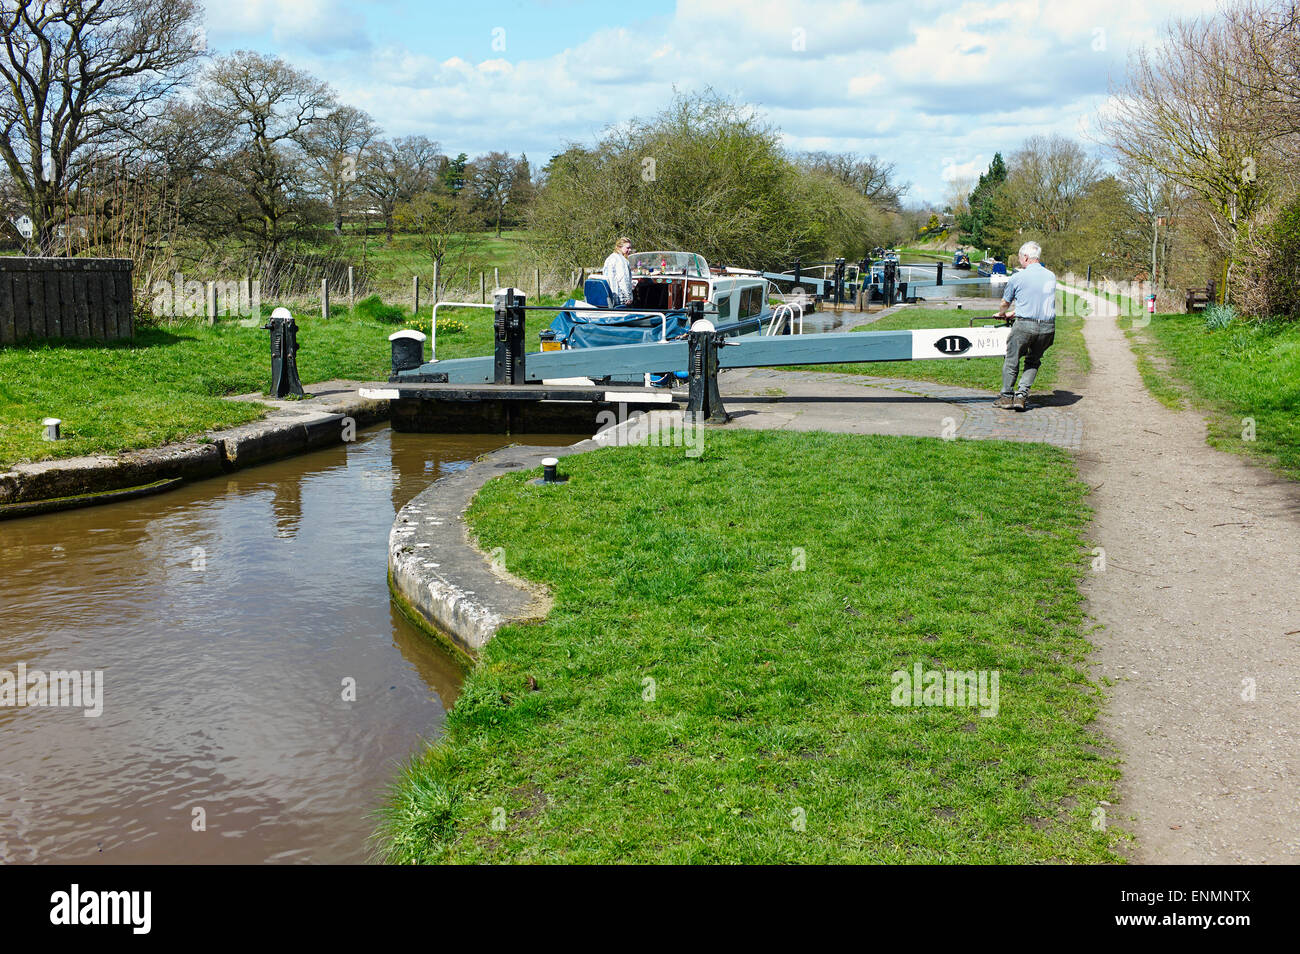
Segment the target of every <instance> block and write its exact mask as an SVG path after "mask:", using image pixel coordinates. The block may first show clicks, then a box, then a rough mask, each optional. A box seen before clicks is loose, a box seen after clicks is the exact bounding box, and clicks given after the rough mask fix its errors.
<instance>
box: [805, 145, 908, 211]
mask: <svg viewBox="0 0 1300 954" xmlns="http://www.w3.org/2000/svg"><path fill="white" fill-rule="evenodd" d="M799 165H801V166H803V167H804V168H805V169H809V170H811V171H815V172H824V173H826V174H828V175H830V176H833V177H834V178H836V179H838V180H839V181H840V182H842V183H844V184H845V185H846V186H848V187H849V188H851V189H854V190H856V191H857V192H860V193H861V194H862V195H864V196H866V197H867V198H868V199H870V200H871V201H872V202H873V203H874V204H875V205H876V206H877V207H878V208H881V209H884V210H886V211H889V212H899V211H901V210H902V207H903V197H904V196H905V195H907V189H908V187H907V186H906V185H905V184H901V183H899V182H898V180H897V178H896V167H895V166H894V164H893V163H892V162H885V161H884V160H882V159H879V158H877V157H876V156H856V155H853V154H851V153H830V152H809V153H805V154H804V155H803V156H800V157H799Z"/></svg>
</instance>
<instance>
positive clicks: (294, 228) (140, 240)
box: [0, 0, 534, 258]
mask: <svg viewBox="0 0 1300 954" xmlns="http://www.w3.org/2000/svg"><path fill="white" fill-rule="evenodd" d="M0 30H3V37H4V39H3V42H2V43H0V125H2V126H3V133H4V134H3V136H0V158H3V160H4V165H5V169H6V171H7V173H8V175H7V176H6V177H0V202H3V206H4V209H5V211H6V212H7V213H9V215H10V216H16V214H17V213H24V214H26V215H27V216H28V217H29V218H30V220H31V223H32V232H33V234H32V237H31V240H30V243H28V247H29V248H31V249H33V250H34V251H36V252H37V253H41V254H52V253H58V252H64V253H67V252H75V251H78V250H81V249H83V248H85V247H87V246H91V247H96V248H100V249H103V248H105V247H107V248H111V249H115V250H116V251H118V252H119V253H125V254H134V255H136V256H137V257H139V256H140V255H141V254H142V253H146V252H148V251H149V250H151V249H153V250H156V249H158V248H159V247H169V248H175V247H176V246H177V245H178V244H180V243H190V244H195V245H198V246H200V247H201V246H203V245H209V246H213V245H218V244H225V245H228V244H230V243H232V242H234V243H236V244H238V245H240V246H242V247H244V248H246V249H248V251H249V253H250V254H251V255H254V256H257V257H261V258H273V257H274V256H275V255H276V254H277V253H278V252H279V251H280V250H281V249H282V247H283V246H284V245H285V243H287V242H293V241H295V240H298V239H302V238H307V239H312V238H316V237H318V236H319V234H320V233H321V231H322V230H325V231H327V232H328V231H331V230H332V232H333V233H334V234H335V235H340V234H342V232H343V230H344V226H345V222H346V221H349V220H358V219H362V220H365V221H366V222H367V225H368V223H369V222H370V221H372V220H373V221H374V223H375V224H376V226H377V227H378V228H379V229H381V230H382V232H383V233H384V234H386V235H387V236H388V237H390V238H391V236H392V235H393V234H394V232H395V231H398V230H403V229H416V230H422V231H427V230H428V228H430V227H432V225H433V224H434V223H437V226H438V228H440V229H442V230H443V231H444V232H447V233H448V234H455V233H464V232H472V231H477V230H482V229H493V230H495V231H496V232H497V234H500V233H501V231H502V230H503V229H504V228H508V227H514V226H517V225H519V224H520V223H521V222H522V221H523V217H524V212H525V210H526V208H527V206H528V205H529V203H530V202H531V199H532V195H533V190H534V183H533V171H532V168H531V166H530V164H529V161H528V158H527V157H526V156H524V155H519V156H512V155H510V154H508V153H506V152H500V151H494V152H488V153H486V154H483V155H479V156H476V157H474V158H473V159H471V158H470V157H469V156H467V155H466V154H465V153H463V152H461V153H458V154H456V155H450V154H446V153H444V151H443V149H442V147H441V146H440V144H439V143H438V142H436V141H434V140H432V139H430V138H428V137H426V136H418V135H417V136H406V137H393V138H386V137H385V136H384V135H383V134H382V131H381V130H380V128H379V127H378V125H377V124H376V123H375V122H374V120H373V119H372V118H371V117H370V116H369V115H368V114H367V113H366V112H365V111H364V110H361V109H358V108H356V107H354V106H351V105H348V104H346V103H343V102H340V101H339V99H338V97H337V95H336V94H335V92H334V91H333V90H332V89H331V88H330V87H329V85H328V84H326V83H324V82H322V81H321V80H319V79H317V78H316V77H314V76H312V75H311V74H310V73H308V72H306V71H303V70H300V69H297V68H295V67H293V66H291V65H290V64H288V63H286V62H284V61H283V60H281V59H279V58H277V57H273V56H267V55H264V54H261V53H256V52H250V51H236V52H232V53H229V54H227V55H223V56H212V55H210V54H209V53H208V51H207V50H206V44H205V42H204V41H203V37H204V34H203V28H202V8H201V7H200V6H199V5H198V4H197V3H194V2H192V0H97V2H94V3H90V2H85V3H82V2H58V3H56V2H51V0H0ZM10 228H11V229H12V225H11V224H10ZM434 244H435V246H436V244H437V243H434ZM446 251H447V249H446V248H444V250H443V254H446Z"/></svg>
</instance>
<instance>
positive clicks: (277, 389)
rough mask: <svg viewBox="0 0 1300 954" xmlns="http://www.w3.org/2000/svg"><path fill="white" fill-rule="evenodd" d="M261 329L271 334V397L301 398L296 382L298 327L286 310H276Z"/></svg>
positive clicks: (298, 384) (299, 386) (300, 385)
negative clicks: (292, 396)
mask: <svg viewBox="0 0 1300 954" xmlns="http://www.w3.org/2000/svg"><path fill="white" fill-rule="evenodd" d="M262 327H263V328H264V329H265V330H267V331H270V332H271V395H272V396H273V397H278V398H282V397H285V396H287V395H290V394H296V395H297V396H298V397H302V396H303V391H302V382H301V381H299V380H298V325H297V323H296V322H295V321H294V320H293V315H292V314H290V313H289V309H288V308H277V309H275V311H273V312H271V320H270V321H268V322H267V323H266V324H264V325H263V326H262Z"/></svg>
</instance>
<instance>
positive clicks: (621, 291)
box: [601, 236, 632, 308]
mask: <svg viewBox="0 0 1300 954" xmlns="http://www.w3.org/2000/svg"><path fill="white" fill-rule="evenodd" d="M631 254H632V240H631V239H630V238H628V237H627V236H624V237H623V238H621V239H619V240H618V241H617V242H615V243H614V251H612V252H610V253H609V258H607V259H605V265H604V267H603V268H601V274H603V275H604V276H605V281H607V282H609V288H610V291H612V292H613V293H614V295H613V300H612V301H611V302H610V304H611V305H613V306H614V307H615V308H617V307H618V306H620V305H630V304H632V266H631V265H629V264H628V261H627V257H628V256H629V255H631Z"/></svg>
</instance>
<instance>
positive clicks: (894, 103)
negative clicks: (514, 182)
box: [206, 0, 1215, 202]
mask: <svg viewBox="0 0 1300 954" xmlns="http://www.w3.org/2000/svg"><path fill="white" fill-rule="evenodd" d="M1214 6H1215V4H1214V3H1213V2H1210V0H1089V2H1087V3H1080V2H1077V0H993V2H962V0H944V2H938V0H912V2H908V3H897V2H877V0H825V2H820V0H819V2H772V0H750V2H741V0H678V2H667V0H639V2H636V3H623V4H619V3H612V2H608V0H606V2H603V3H597V2H589V0H542V2H535V3H524V2H518V0H463V2H458V3H454V4H448V3H416V2H408V0H371V2H369V3H354V2H351V0H224V2H210V3H209V5H208V10H207V15H206V22H207V38H208V45H209V49H210V50H211V51H212V52H214V53H218V54H219V53H221V52H225V51H229V50H234V49H240V48H244V49H254V50H258V51H260V52H263V53H273V54H276V55H279V56H281V57H283V58H284V59H286V60H288V61H289V62H290V63H293V64H294V65H296V66H299V67H302V68H305V69H308V70H310V71H311V72H313V73H315V74H316V75H317V76H319V77H321V78H322V79H325V80H327V81H328V82H330V83H331V84H332V85H333V86H334V88H335V89H336V90H337V91H338V93H339V95H340V98H341V99H342V100H343V101H345V102H348V103H351V104H353V105H355V106H359V107H361V108H363V109H366V110H367V111H369V112H370V113H371V115H373V116H374V118H375V120H376V121H377V122H378V123H379V124H380V125H381V126H382V127H383V128H384V130H385V132H386V133H387V134H389V135H409V134H415V133H421V134H424V135H427V136H429V137H430V138H432V139H436V140H437V141H438V142H440V143H441V144H442V146H443V149H444V151H446V152H449V153H453V154H454V153H457V152H461V151H464V152H466V153H469V154H470V155H474V154H477V153H480V152H486V151H488V150H491V149H504V150H506V151H509V152H512V153H516V154H517V153H519V152H527V153H528V155H529V158H530V159H533V160H536V161H541V162H544V161H545V160H546V159H547V158H549V157H550V156H551V155H552V154H554V153H556V152H558V151H560V150H561V149H563V148H564V147H565V145H566V144H568V143H570V142H583V143H589V142H592V141H594V140H595V139H596V138H597V137H598V136H599V135H600V133H601V131H602V130H604V129H605V128H606V127H608V126H610V125H611V124H614V123H618V122H622V121H624V120H627V119H628V118H630V117H632V116H637V115H649V114H653V113H655V112H658V111H659V110H660V109H661V108H662V107H663V106H664V105H666V103H667V102H668V100H669V99H670V98H671V96H672V92H673V89H674V88H677V89H681V90H692V89H697V88H702V87H705V86H712V87H713V88H714V89H717V90H719V91H720V92H723V93H726V94H729V95H732V96H734V97H736V98H737V99H740V100H743V101H745V102H748V103H751V104H753V105H754V106H756V107H757V108H758V109H759V110H760V112H761V113H762V114H763V115H764V116H765V117H766V118H767V119H768V120H769V121H771V122H773V123H774V124H775V125H777V126H778V127H779V128H780V129H781V130H782V132H783V134H784V136H785V139H786V143H787V145H788V146H789V147H790V148H792V149H826V150H830V151H835V152H859V153H875V154H876V155H878V156H880V157H881V158H883V159H886V160H889V161H891V162H894V163H896V165H897V167H898V171H899V175H900V177H901V178H902V179H903V180H904V181H907V182H910V183H911V192H910V198H912V199H913V200H920V201H926V202H939V201H942V199H943V198H944V196H945V194H946V193H947V191H948V189H949V183H951V182H952V181H953V180H954V179H958V178H960V177H963V176H971V175H977V174H978V173H979V172H980V171H982V170H983V169H984V168H985V167H986V166H987V165H988V162H989V160H990V159H991V158H992V156H993V153H994V152H995V151H997V150H1002V151H1003V152H1004V153H1010V152H1013V151H1014V150H1015V148H1016V147H1017V146H1018V145H1019V144H1020V143H1021V142H1022V141H1023V140H1024V139H1025V138H1026V137H1027V136H1030V135H1034V134H1038V133H1052V132H1061V133H1065V134H1067V135H1071V136H1075V137H1077V138H1086V137H1087V136H1088V134H1089V132H1090V130H1091V129H1092V127H1093V124H1094V122H1095V117H1096V115H1097V113H1098V110H1100V109H1103V108H1104V106H1105V103H1106V101H1107V93H1108V89H1109V88H1110V83H1111V82H1112V81H1118V80H1120V79H1122V77H1123V74H1124V67H1125V63H1126V61H1127V58H1128V56H1129V55H1130V53H1131V52H1132V51H1133V50H1134V49H1135V48H1136V47H1137V46H1138V45H1140V44H1150V43H1154V42H1158V40H1159V36H1160V34H1161V31H1162V28H1163V26H1164V24H1165V23H1166V22H1167V21H1168V19H1169V18H1170V17H1171V16H1174V15H1189V14H1196V13H1198V12H1203V11H1208V10H1211V9H1213V7H1214Z"/></svg>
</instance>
